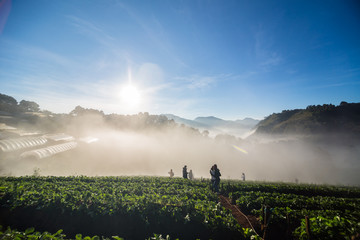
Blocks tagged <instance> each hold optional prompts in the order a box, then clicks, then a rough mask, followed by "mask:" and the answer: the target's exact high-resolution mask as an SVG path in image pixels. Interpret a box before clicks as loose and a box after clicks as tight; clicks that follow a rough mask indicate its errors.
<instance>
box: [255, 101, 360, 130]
mask: <svg viewBox="0 0 360 240" xmlns="http://www.w3.org/2000/svg"><path fill="white" fill-rule="evenodd" d="M359 122H360V103H346V102H342V103H341V104H340V105H339V106H335V105H332V104H324V105H316V106H315V105H311V106H308V107H307V108H306V109H295V110H284V111H282V112H281V113H274V114H272V115H270V116H268V117H266V118H265V119H264V120H262V121H261V122H259V124H258V129H257V133H277V134H291V133H297V134H304V133H306V134H308V133H313V134H317V133H328V132H335V133H357V134H358V133H360V126H359Z"/></svg>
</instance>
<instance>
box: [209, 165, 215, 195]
mask: <svg viewBox="0 0 360 240" xmlns="http://www.w3.org/2000/svg"><path fill="white" fill-rule="evenodd" d="M210 176H211V187H212V189H213V190H215V169H214V165H212V167H211V169H210Z"/></svg>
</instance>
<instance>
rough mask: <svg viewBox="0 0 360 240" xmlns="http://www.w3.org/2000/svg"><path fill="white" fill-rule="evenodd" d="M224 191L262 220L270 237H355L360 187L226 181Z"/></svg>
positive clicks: (358, 229) (358, 230)
mask: <svg viewBox="0 0 360 240" xmlns="http://www.w3.org/2000/svg"><path fill="white" fill-rule="evenodd" d="M223 191H224V192H226V194H227V195H228V196H229V197H230V199H231V200H232V202H233V203H236V205H237V206H238V207H239V208H240V209H242V211H243V212H245V213H247V214H253V215H255V216H257V217H258V218H259V219H261V221H262V223H263V227H264V231H267V233H266V234H267V235H265V236H267V238H271V239H276V238H278V239H285V238H286V239H292V238H293V239H308V238H309V237H310V238H311V239H358V238H359V237H360V236H359V233H360V197H359V193H360V189H359V188H356V187H343V186H327V185H323V186H321V185H309V184H300V185H298V184H284V183H278V184H274V183H257V182H247V183H240V182H231V181H230V182H227V183H226V184H223Z"/></svg>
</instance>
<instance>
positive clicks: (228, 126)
mask: <svg viewBox="0 0 360 240" xmlns="http://www.w3.org/2000/svg"><path fill="white" fill-rule="evenodd" d="M163 115H164V116H166V117H167V118H168V119H170V120H171V119H173V120H174V121H175V122H176V123H179V124H184V125H187V126H190V127H193V128H197V129H199V130H201V131H203V130H208V131H209V132H210V135H217V134H230V135H234V136H238V137H243V136H244V135H245V134H247V133H248V132H249V131H251V130H252V129H253V128H254V127H255V126H256V124H258V123H259V120H255V119H252V118H245V119H243V120H235V121H230V120H223V119H221V118H217V117H213V116H209V117H197V118H195V119H194V120H190V119H185V118H181V117H179V116H176V115H173V114H163Z"/></svg>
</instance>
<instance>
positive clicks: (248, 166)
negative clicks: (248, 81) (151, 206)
mask: <svg viewBox="0 0 360 240" xmlns="http://www.w3.org/2000/svg"><path fill="white" fill-rule="evenodd" d="M86 135H87V136H92V137H94V138H97V139H98V141H96V142H92V143H88V144H86V143H79V144H78V146H77V148H76V149H74V150H70V151H66V152H63V153H60V154H57V155H54V156H52V157H49V158H44V159H38V160H35V159H20V158H18V159H11V158H9V159H2V160H1V161H0V174H1V175H2V176H21V175H32V174H34V173H36V174H40V175H44V176H47V175H56V176H58V175H61V176H68V175H88V176H107V175H109V176H124V175H131V176H134V175H136V176H137V175H149V176H168V172H169V171H170V169H173V171H174V173H175V177H181V175H182V167H183V166H184V165H187V167H188V171H189V170H190V169H191V170H193V172H194V175H195V178H201V177H203V178H209V169H210V167H211V166H212V165H213V164H215V163H216V164H217V165H218V167H219V168H220V171H221V174H222V179H240V178H241V174H242V173H243V172H244V173H245V174H246V179H247V180H265V181H286V182H295V181H296V179H297V180H298V181H299V182H305V183H319V184H320V183H321V184H323V183H325V184H342V185H359V183H360V176H359V174H358V173H359V171H360V159H359V158H360V157H359V156H360V147H359V146H360V145H359V144H354V143H352V142H351V141H350V143H343V142H342V143H341V140H339V143H337V142H336V141H333V142H327V143H324V142H319V141H317V140H316V139H307V138H298V137H292V138H288V137H287V138H282V139H272V138H264V137H257V138H250V139H248V140H239V139H237V140H234V139H230V140H228V139H222V140H219V139H217V140H215V139H213V138H210V137H204V136H202V135H196V134H192V133H191V132H187V131H183V129H181V128H174V129H167V130H148V131H136V132H135V131H114V130H99V131H95V130H92V131H88V132H87V133H86ZM235 146H236V147H235ZM239 148H240V149H243V150H244V151H240V150H239Z"/></svg>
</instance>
